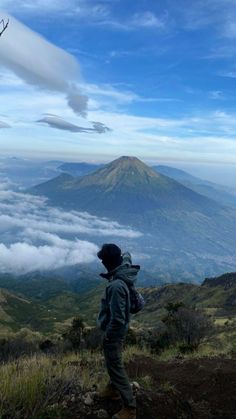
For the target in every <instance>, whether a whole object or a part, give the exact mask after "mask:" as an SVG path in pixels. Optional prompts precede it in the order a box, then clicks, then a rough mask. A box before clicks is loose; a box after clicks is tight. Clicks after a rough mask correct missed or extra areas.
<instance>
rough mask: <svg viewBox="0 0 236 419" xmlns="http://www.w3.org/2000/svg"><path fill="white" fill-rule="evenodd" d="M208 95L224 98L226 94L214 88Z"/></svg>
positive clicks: (214, 98) (215, 98) (213, 97)
mask: <svg viewBox="0 0 236 419" xmlns="http://www.w3.org/2000/svg"><path fill="white" fill-rule="evenodd" d="M208 95H209V98H210V99H213V100H218V99H224V94H223V92H222V91H221V90H212V91H211V92H209V93H208Z"/></svg>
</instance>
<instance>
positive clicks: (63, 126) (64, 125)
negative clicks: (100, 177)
mask: <svg viewBox="0 0 236 419" xmlns="http://www.w3.org/2000/svg"><path fill="white" fill-rule="evenodd" d="M37 122H39V123H43V124H46V125H48V126H50V127H51V128H57V129H60V130H63V131H69V132H77V133H78V132H80V133H81V132H86V133H90V134H94V133H97V134H103V133H105V132H107V131H110V129H109V128H108V127H106V126H105V125H104V124H102V123H101V122H95V121H94V122H92V126H93V128H91V127H80V126H78V125H75V124H72V123H71V122H68V121H66V120H65V119H63V118H60V117H59V116H57V115H46V116H44V117H43V118H41V119H39V120H38V121H37ZM0 128H1V124H0Z"/></svg>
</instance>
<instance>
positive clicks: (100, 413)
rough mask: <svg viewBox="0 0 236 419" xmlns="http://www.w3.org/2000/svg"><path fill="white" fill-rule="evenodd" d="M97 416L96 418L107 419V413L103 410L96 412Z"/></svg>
mask: <svg viewBox="0 0 236 419" xmlns="http://www.w3.org/2000/svg"><path fill="white" fill-rule="evenodd" d="M97 415H98V418H103V419H106V418H108V417H109V415H108V413H107V411H106V410H104V409H100V410H98V412H97Z"/></svg>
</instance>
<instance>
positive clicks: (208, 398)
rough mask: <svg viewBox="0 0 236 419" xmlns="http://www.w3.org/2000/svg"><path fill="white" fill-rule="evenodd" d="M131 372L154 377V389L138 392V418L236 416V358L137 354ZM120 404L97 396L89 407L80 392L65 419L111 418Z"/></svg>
mask: <svg viewBox="0 0 236 419" xmlns="http://www.w3.org/2000/svg"><path fill="white" fill-rule="evenodd" d="M128 371H129V375H130V377H131V378H133V379H135V380H137V381H139V379H138V378H137V377H139V378H140V377H147V376H148V377H151V379H152V384H151V386H150V389H145V388H143V387H141V389H140V390H138V392H137V405H138V412H137V419H236V360H229V359H223V358H217V359H216V358H215V359H198V360H187V361H185V360H174V361H171V362H158V361H155V360H153V359H152V358H145V357H136V358H135V359H134V360H133V361H131V362H130V363H129V365H128ZM140 381H141V380H140ZM120 407H121V406H120V404H119V402H102V401H100V400H99V399H98V397H97V396H96V395H95V396H94V398H93V402H92V404H91V405H90V406H87V405H85V403H84V396H83V395H80V396H79V397H77V398H76V400H75V401H74V402H72V403H69V404H68V406H67V409H66V411H65V418H73V419H97V418H99V417H100V418H104V419H105V418H107V419H109V418H111V416H112V415H113V414H114V413H115V412H117V411H118V410H119V408H120ZM63 417H64V416H63Z"/></svg>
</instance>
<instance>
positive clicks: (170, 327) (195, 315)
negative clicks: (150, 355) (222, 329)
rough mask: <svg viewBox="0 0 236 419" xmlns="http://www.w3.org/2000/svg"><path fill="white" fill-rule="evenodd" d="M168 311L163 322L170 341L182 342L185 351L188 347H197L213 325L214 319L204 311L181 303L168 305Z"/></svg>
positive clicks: (170, 342)
mask: <svg viewBox="0 0 236 419" xmlns="http://www.w3.org/2000/svg"><path fill="white" fill-rule="evenodd" d="M167 311H168V314H167V316H166V317H165V318H164V319H163V322H164V324H165V326H166V335H167V337H168V343H169V345H171V344H175V343H178V342H179V343H181V344H182V345H183V351H184V350H186V348H188V349H189V350H190V348H191V350H193V349H196V348H197V347H198V346H199V344H200V343H201V342H202V340H203V339H204V338H205V336H206V335H207V333H209V331H210V330H211V328H212V327H213V326H212V321H211V320H210V319H209V317H207V316H206V315H205V314H204V313H203V312H201V311H200V310H196V309H193V308H190V307H185V306H184V305H183V304H181V303H177V304H175V305H174V304H172V305H169V306H167ZM184 348H185V349H184Z"/></svg>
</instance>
